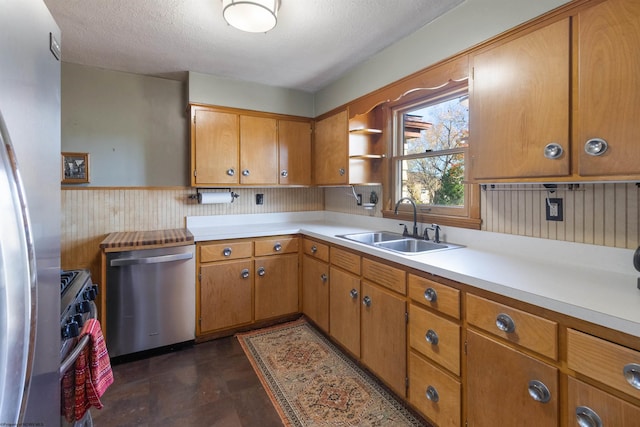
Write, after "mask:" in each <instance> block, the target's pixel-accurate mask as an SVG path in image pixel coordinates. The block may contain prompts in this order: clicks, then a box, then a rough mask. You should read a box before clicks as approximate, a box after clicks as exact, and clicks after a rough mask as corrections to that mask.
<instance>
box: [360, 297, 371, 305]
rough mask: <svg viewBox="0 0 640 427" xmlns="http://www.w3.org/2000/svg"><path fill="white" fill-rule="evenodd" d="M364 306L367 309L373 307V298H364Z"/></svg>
mask: <svg viewBox="0 0 640 427" xmlns="http://www.w3.org/2000/svg"><path fill="white" fill-rule="evenodd" d="M362 304H363V305H364V306H366V307H371V297H370V296H365V297H364V298H362Z"/></svg>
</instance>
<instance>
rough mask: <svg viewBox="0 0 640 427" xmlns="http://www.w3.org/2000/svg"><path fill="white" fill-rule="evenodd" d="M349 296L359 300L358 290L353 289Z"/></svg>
mask: <svg viewBox="0 0 640 427" xmlns="http://www.w3.org/2000/svg"><path fill="white" fill-rule="evenodd" d="M349 296H350V297H351V298H353V299H356V298H358V290H357V289H355V288H354V289H351V292H349Z"/></svg>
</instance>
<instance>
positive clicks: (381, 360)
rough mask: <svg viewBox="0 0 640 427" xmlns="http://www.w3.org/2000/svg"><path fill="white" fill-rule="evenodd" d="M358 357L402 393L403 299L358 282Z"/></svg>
mask: <svg viewBox="0 0 640 427" xmlns="http://www.w3.org/2000/svg"><path fill="white" fill-rule="evenodd" d="M361 301H362V302H363V306H362V313H361V316H362V318H361V334H362V341H361V342H362V348H361V349H360V351H361V360H362V362H363V363H364V364H365V365H367V366H368V367H369V368H370V369H371V370H372V371H373V372H374V373H375V374H376V375H378V376H379V377H380V378H381V379H382V380H383V381H384V382H386V383H387V384H388V385H389V386H390V387H391V388H392V389H393V390H394V391H395V392H396V393H398V395H399V396H401V397H404V396H405V395H406V377H407V324H406V311H407V303H406V301H405V299H404V298H402V297H400V296H398V295H395V294H393V293H391V292H388V291H386V290H383V289H382V288H380V287H377V286H375V285H372V284H370V283H367V282H363V283H362V299H361Z"/></svg>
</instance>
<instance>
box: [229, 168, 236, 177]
mask: <svg viewBox="0 0 640 427" xmlns="http://www.w3.org/2000/svg"><path fill="white" fill-rule="evenodd" d="M235 174H236V170H235V169H227V175H229V176H233V175H235Z"/></svg>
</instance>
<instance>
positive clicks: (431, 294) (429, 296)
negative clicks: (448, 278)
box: [424, 288, 438, 302]
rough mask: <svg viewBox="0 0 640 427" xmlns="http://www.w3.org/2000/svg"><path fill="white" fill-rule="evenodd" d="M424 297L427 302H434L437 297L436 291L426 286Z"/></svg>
mask: <svg viewBox="0 0 640 427" xmlns="http://www.w3.org/2000/svg"><path fill="white" fill-rule="evenodd" d="M424 299H426V300H427V301H429V302H436V300H437V299H438V293H437V292H436V290H435V289H433V288H427V290H425V291H424Z"/></svg>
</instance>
